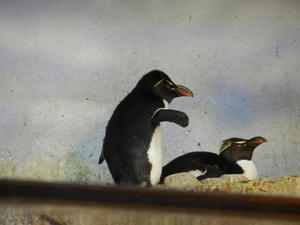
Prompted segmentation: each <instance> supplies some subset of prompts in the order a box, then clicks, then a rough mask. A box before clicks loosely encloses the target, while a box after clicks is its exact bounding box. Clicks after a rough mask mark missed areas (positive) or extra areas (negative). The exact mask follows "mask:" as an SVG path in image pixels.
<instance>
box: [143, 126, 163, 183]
mask: <svg viewBox="0 0 300 225" xmlns="http://www.w3.org/2000/svg"><path fill="white" fill-rule="evenodd" d="M147 153H148V159H149V162H150V163H151V165H152V167H151V171H150V182H151V184H152V185H155V184H157V183H158V182H159V180H160V175H161V170H162V137H161V130H160V127H159V126H158V127H156V128H155V130H154V133H153V136H152V140H151V143H150V148H149V149H148V152H147Z"/></svg>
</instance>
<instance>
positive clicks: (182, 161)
mask: <svg viewBox="0 0 300 225" xmlns="http://www.w3.org/2000/svg"><path fill="white" fill-rule="evenodd" d="M193 170H200V171H202V172H204V171H206V176H205V177H201V178H200V180H201V179H202V178H203V179H204V178H207V177H218V176H221V175H223V174H239V173H243V170H242V168H241V167H240V166H239V165H238V164H236V163H232V162H230V161H228V160H226V159H224V158H223V157H220V156H219V155H217V154H215V153H212V152H190V153H186V154H184V155H181V156H179V157H177V158H175V159H173V160H172V161H171V162H169V163H168V164H167V165H165V166H164V167H163V169H162V175H161V180H160V182H163V180H164V179H165V177H167V176H169V175H171V174H175V173H181V172H188V171H193Z"/></svg>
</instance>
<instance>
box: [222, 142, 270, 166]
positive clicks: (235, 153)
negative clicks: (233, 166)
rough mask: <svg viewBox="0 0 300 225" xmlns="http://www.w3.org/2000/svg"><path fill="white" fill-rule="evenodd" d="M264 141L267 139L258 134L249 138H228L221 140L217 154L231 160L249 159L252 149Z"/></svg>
mask: <svg viewBox="0 0 300 225" xmlns="http://www.w3.org/2000/svg"><path fill="white" fill-rule="evenodd" d="M264 142H267V139H266V138H264V137H259V136H257V137H253V138H251V139H242V138H229V139H226V140H224V141H223V143H222V146H221V148H220V151H219V154H220V156H222V157H224V158H226V159H227V160H229V161H231V162H236V161H238V160H251V159H252V154H253V151H254V149H255V148H256V147H257V146H259V145H260V144H262V143H264Z"/></svg>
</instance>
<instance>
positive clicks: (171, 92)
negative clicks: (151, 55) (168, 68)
mask: <svg viewBox="0 0 300 225" xmlns="http://www.w3.org/2000/svg"><path fill="white" fill-rule="evenodd" d="M136 88H137V89H140V90H143V91H146V92H148V93H151V94H153V95H155V96H158V97H160V98H162V99H164V100H166V101H167V102H168V103H170V102H171V101H172V100H173V99H174V98H176V97H180V96H191V97H193V92H192V91H191V90H189V89H188V88H187V87H184V86H182V85H179V84H175V83H174V82H173V81H172V80H171V79H170V77H169V76H168V75H167V74H165V73H164V72H162V71H159V70H153V71H150V72H149V73H147V74H145V75H144V76H143V77H142V78H141V79H140V80H139V82H138V83H137V85H136Z"/></svg>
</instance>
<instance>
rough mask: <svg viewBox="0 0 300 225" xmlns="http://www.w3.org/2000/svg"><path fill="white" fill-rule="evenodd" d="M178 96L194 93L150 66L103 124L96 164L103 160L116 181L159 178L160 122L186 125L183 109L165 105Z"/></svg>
mask: <svg viewBox="0 0 300 225" xmlns="http://www.w3.org/2000/svg"><path fill="white" fill-rule="evenodd" d="M180 96H193V93H192V92H191V91H190V90H189V89H188V88H186V87H184V86H181V85H176V84H175V83H174V82H173V81H172V80H171V79H170V78H169V77H168V76H167V75H166V74H165V73H164V72H162V71H158V70H153V71H151V72H149V73H147V74H145V75H144V76H143V77H142V78H141V79H140V80H139V82H138V83H137V85H136V87H135V88H134V89H133V90H132V91H131V92H130V93H129V94H128V95H127V96H126V97H125V98H124V99H123V100H122V101H121V102H120V103H119V105H118V106H117V107H116V109H115V111H114V112H113V114H112V117H111V118H110V120H109V122H108V124H107V127H106V134H105V137H104V140H103V147H102V154H101V156H100V159H99V164H100V163H101V162H102V161H103V160H104V159H105V160H106V162H107V164H108V167H109V170H110V173H111V174H112V177H113V179H114V181H115V183H116V184H120V185H143V186H144V185H147V186H150V185H155V184H157V183H158V182H159V179H160V175H161V170H162V139H161V131H160V122H163V121H169V122H173V123H176V124H178V125H180V126H182V127H186V126H187V125H188V116H187V115H186V114H185V113H184V112H181V111H177V110H168V109H167V105H168V103H170V102H171V101H172V100H173V99H174V98H176V97H180Z"/></svg>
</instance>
